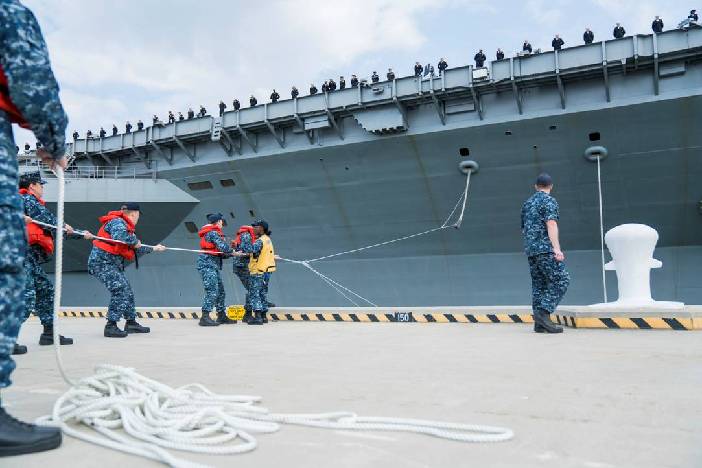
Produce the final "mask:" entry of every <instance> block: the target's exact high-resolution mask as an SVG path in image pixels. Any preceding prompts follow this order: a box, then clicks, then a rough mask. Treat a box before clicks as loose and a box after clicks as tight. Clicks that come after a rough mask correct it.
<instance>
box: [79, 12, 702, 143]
mask: <svg viewBox="0 0 702 468" xmlns="http://www.w3.org/2000/svg"><path fill="white" fill-rule="evenodd" d="M698 21H699V15H698V14H697V10H690V14H689V16H688V17H687V20H686V21H685V23H686V24H687V25H690V24H697V23H698ZM681 24H682V23H681ZM663 27H664V24H663V20H662V19H661V18H660V16H656V17H655V19H654V20H653V22H652V23H651V29H652V30H653V32H654V33H656V34H658V33H661V32H663ZM612 36H613V37H614V38H615V39H621V38H623V37H624V36H626V29H624V26H622V25H621V24H620V23H617V24H616V25H615V26H614V29H613V30H612ZM594 40H595V33H594V32H592V30H591V29H590V28H585V32H584V33H583V42H584V43H585V44H592V43H593V42H594ZM564 45H565V41H564V40H563V38H561V37H560V36H559V35H558V34H556V35H555V37H554V38H553V40H552V41H551V46H552V47H553V49H554V50H561V49H562V48H563V46H564ZM540 52H541V49H534V48H533V47H532V45H531V43H530V42H529V40H528V39H527V40H525V41H524V43H523V44H522V54H524V55H529V54H532V53H540ZM495 58H496V59H497V60H503V59H504V58H505V53H504V51H503V50H502V49H501V48H498V49H497V51H496V52H495ZM473 60H474V61H475V66H476V68H482V67H484V66H485V62H486V60H487V56H486V55H485V53H484V52H483V49H480V50H479V51H478V52H477V53H476V54H475V56H474V57H473ZM447 68H448V63H447V62H446V59H445V58H443V57H442V58H441V60H439V62H438V64H437V69H438V71H439V75H442V74H443V73H444V72H445V71H446V69H447ZM414 76H415V77H421V76H425V77H426V76H429V77H433V76H435V75H434V65H432V64H431V63H427V64H426V65H424V66H422V64H421V63H420V62H416V63H415V64H414ZM385 78H386V79H387V80H388V81H393V80H394V79H395V78H396V76H395V72H394V71H393V70H392V68H388V71H387V73H386V74H385ZM370 82H371V84H374V83H378V82H380V75H379V74H378V73H377V72H376V71H374V72H373V73H372V74H371V77H370ZM366 85H368V80H366V79H361V80H359V79H358V77H357V76H356V75H351V79H350V86H351V87H352V88H357V87H359V86H366ZM337 89H339V90H343V89H346V79H345V78H344V77H343V76H340V77H339V83H338V85H337V82H336V81H335V80H334V79H332V78H329V79H328V80H326V81H325V82H324V83H323V84H322V86H321V92H322V93H330V92H333V91H336V90H337ZM319 91H320V89H318V88H317V86H316V85H315V84H314V83H311V84H310V88H309V94H310V95H315V94H317V93H319ZM299 96H300V91H299V90H298V89H297V87H295V86H293V87H292V88H291V90H290V97H291V98H292V99H296V98H297V97H299ZM270 100H271V102H272V103H276V102H278V101H279V100H280V94H279V93H278V92H277V91H276V90H275V89H274V90H273V92H272V93H271V95H270ZM257 105H258V99H256V97H255V96H254V95H251V96H250V97H249V106H250V107H256V106H257ZM218 107H219V115H220V116H222V115H224V112H225V111H226V109H227V104H225V103H224V101H220V102H219V106H218ZM232 108H233V109H234V110H235V111H236V110H239V109H241V103H240V102H239V100H238V99H234V100H233V101H232ZM206 115H207V109H205V107H204V106H202V105H201V106H200V110H199V112H198V113H197V114H195V111H194V110H193V109H192V108H189V109H188V111H187V119H194V118H195V117H196V116H197V117H205V116H206ZM176 120H178V121H183V120H186V116H184V115H183V113H182V112H178V117H177V119H176V116H175V114H174V113H173V111H169V112H168V123H174V122H176ZM153 124H154V125H155V126H156V125H161V124H162V122H161V121H160V120H159V118H158V116H156V115H154V116H153ZM132 128H133V127H132V124H131V123H130V122H127V123H126V124H125V133H131V132H132ZM143 129H144V123H143V122H142V121H141V120H139V121H137V131H139V130H143ZM117 134H118V129H117V126H116V125H114V124H113V125H112V135H113V136H114V135H117ZM106 135H107V132H106V131H105V129H104V128H102V127H101V128H100V131H99V137H100V138H104V137H105V136H106ZM78 137H79V135H78V132H74V133H73V139H74V140H77V139H78ZM86 137H87V138H88V139H90V138H93V133H92V131H90V130H88V132H87V133H86Z"/></svg>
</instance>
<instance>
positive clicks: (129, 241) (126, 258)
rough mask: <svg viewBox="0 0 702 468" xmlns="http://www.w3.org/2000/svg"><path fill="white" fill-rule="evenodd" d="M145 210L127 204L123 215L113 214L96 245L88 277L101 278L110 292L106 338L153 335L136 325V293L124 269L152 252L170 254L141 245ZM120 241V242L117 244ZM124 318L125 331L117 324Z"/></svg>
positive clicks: (161, 248)
mask: <svg viewBox="0 0 702 468" xmlns="http://www.w3.org/2000/svg"><path fill="white" fill-rule="evenodd" d="M140 213H141V209H140V207H139V204H138V203H125V204H124V205H122V208H121V209H120V210H119V211H110V212H109V213H107V214H106V215H105V216H101V217H100V218H99V219H100V223H102V227H101V228H100V230H99V231H98V234H97V237H98V238H106V239H110V240H107V241H106V240H100V239H95V240H94V241H93V250H92V251H91V252H90V257H89V258H88V273H90V274H91V275H93V276H94V277H95V278H97V279H98V280H99V281H100V282H101V283H102V284H104V285H105V287H106V288H107V290H108V291H109V292H110V305H109V306H108V308H107V324H106V325H105V330H104V333H103V334H104V336H105V337H106V338H125V337H126V336H127V335H128V334H130V333H149V332H150V331H151V329H150V328H149V327H144V326H142V325H140V324H139V323H138V322H137V321H136V302H135V300H134V291H133V290H132V286H131V285H130V284H129V280H128V279H127V275H126V274H125V273H124V268H125V265H126V263H127V262H130V261H134V262H136V266H137V268H139V257H140V256H142V255H146V254H148V253H151V252H162V251H164V250H166V248H165V247H164V246H162V245H161V244H159V245H156V246H154V247H153V248H151V247H146V246H143V245H141V241H140V240H139V239H138V238H137V236H136V234H135V233H134V230H135V228H136V224H137V223H138V222H139V217H140ZM113 241H118V242H113ZM122 317H124V318H125V319H126V321H127V322H126V325H125V326H124V330H121V329H120V328H119V327H118V326H117V322H119V320H120V319H121V318H122Z"/></svg>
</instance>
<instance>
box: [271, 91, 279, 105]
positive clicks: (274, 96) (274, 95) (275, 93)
mask: <svg viewBox="0 0 702 468" xmlns="http://www.w3.org/2000/svg"><path fill="white" fill-rule="evenodd" d="M278 99H280V94H278V91H276V90H275V89H274V90H273V92H272V93H271V102H273V103H276V102H278Z"/></svg>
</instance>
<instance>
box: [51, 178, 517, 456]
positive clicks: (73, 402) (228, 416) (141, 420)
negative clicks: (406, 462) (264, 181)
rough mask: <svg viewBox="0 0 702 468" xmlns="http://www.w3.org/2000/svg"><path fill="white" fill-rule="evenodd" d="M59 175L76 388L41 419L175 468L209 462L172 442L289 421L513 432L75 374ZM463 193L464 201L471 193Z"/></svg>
mask: <svg viewBox="0 0 702 468" xmlns="http://www.w3.org/2000/svg"><path fill="white" fill-rule="evenodd" d="M56 175H57V179H58V184H59V190H58V203H57V225H58V227H57V233H56V234H57V235H56V267H55V289H56V291H55V294H54V310H53V314H54V324H55V326H54V350H55V356H56V362H57V366H58V368H59V371H60V373H61V376H62V377H63V379H64V380H65V382H66V383H67V384H68V385H69V387H70V388H69V389H68V391H66V393H64V394H63V395H62V396H61V397H59V399H58V400H57V401H56V403H55V404H54V407H53V411H52V413H51V415H48V416H44V417H42V418H39V420H38V421H37V422H38V423H39V424H47V425H58V426H59V427H60V428H61V430H62V431H63V433H64V434H66V435H69V436H71V437H75V438H77V439H80V440H83V441H85V442H89V443H93V444H97V445H100V446H103V447H106V448H110V449H114V450H118V451H121V452H125V453H129V454H133V455H139V456H142V457H146V458H150V459H153V460H156V461H159V462H162V463H164V464H166V465H168V466H171V467H174V468H201V467H203V465H201V464H197V463H193V462H190V461H187V460H185V459H182V458H179V457H176V456H174V455H172V454H171V453H170V452H169V451H168V450H169V449H170V450H177V451H182V452H190V453H198V454H210V455H233V454H239V453H244V452H249V451H251V450H254V449H255V448H256V446H257V440H256V436H255V435H256V434H269V433H273V432H276V431H278V430H280V428H281V425H284V424H288V425H297V426H306V427H313V428H320V429H335V430H363V431H393V432H409V433H415V434H424V435H430V436H434V437H438V438H442V439H447V440H453V441H457V442H502V441H507V440H510V439H511V438H512V437H513V436H514V434H513V432H512V430H511V429H508V428H501V427H492V426H479V425H471V424H462V423H451V422H441V421H428V420H422V419H405V418H391V417H367V416H358V415H356V414H355V413H350V412H344V411H340V412H331V413H317V414H293V413H290V414H288V413H271V412H270V411H268V410H267V409H266V408H264V407H262V406H260V405H259V403H260V401H261V398H260V397H257V396H249V395H220V394H216V393H213V392H211V391H210V390H208V389H207V388H206V387H205V386H203V385H201V384H190V385H186V386H183V387H179V388H172V387H169V386H168V385H165V384H163V383H160V382H158V381H156V380H153V379H149V378H147V377H144V376H142V375H140V374H139V373H137V372H136V371H135V370H134V369H130V368H126V367H122V366H115V365H107V364H103V365H99V366H97V367H96V369H95V374H94V375H92V376H90V377H85V378H82V379H80V380H78V381H74V380H73V379H71V378H70V377H69V376H68V373H67V372H66V369H65V366H64V362H63V359H62V356H61V347H60V345H59V343H60V340H59V337H58V335H59V328H60V327H59V326H58V324H59V322H58V320H59V310H60V305H61V288H62V277H63V225H64V178H63V171H62V170H61V168H57V169H56ZM465 193H466V194H467V187H466V192H465ZM463 201H464V207H465V199H464V200H463ZM459 202H460V200H459ZM457 206H458V205H457ZM454 211H455V210H454ZM308 264H309V262H308ZM76 426H78V427H81V428H84V429H90V430H92V432H90V431H86V430H81V429H79V428H78V427H76Z"/></svg>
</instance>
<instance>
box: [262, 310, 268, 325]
mask: <svg viewBox="0 0 702 468" xmlns="http://www.w3.org/2000/svg"><path fill="white" fill-rule="evenodd" d="M261 320H262V321H263V323H268V311H267V310H264V311H263V312H261Z"/></svg>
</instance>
